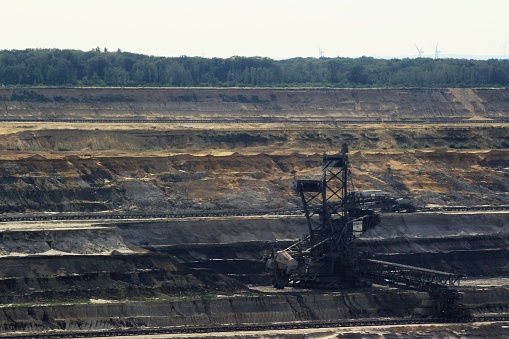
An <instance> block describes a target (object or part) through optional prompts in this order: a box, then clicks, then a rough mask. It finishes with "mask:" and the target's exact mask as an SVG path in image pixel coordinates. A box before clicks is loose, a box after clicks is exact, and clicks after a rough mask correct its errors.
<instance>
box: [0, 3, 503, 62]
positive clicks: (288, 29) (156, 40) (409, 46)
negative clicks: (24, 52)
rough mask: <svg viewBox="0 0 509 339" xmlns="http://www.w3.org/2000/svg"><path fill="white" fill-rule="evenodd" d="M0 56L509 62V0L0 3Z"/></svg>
mask: <svg viewBox="0 0 509 339" xmlns="http://www.w3.org/2000/svg"><path fill="white" fill-rule="evenodd" d="M0 6H1V7H0V9H1V10H2V16H1V19H0V27H1V28H2V32H3V33H2V34H1V36H0V49H25V48H59V49H68V48H69V49H80V50H85V51H88V50H91V49H93V48H95V47H100V48H101V49H103V48H104V47H106V48H108V50H110V51H116V50H117V49H119V48H120V49H121V50H122V51H126V52H135V53H142V54H148V55H158V56H180V55H188V56H204V57H208V58H210V57H221V58H227V57H230V56H233V55H240V56H263V57H270V58H274V59H283V58H291V57H308V56H312V57H318V55H319V52H318V48H320V49H321V50H323V52H324V56H326V57H337V56H342V57H359V56H363V55H366V56H374V57H396V58H403V57H415V56H416V55H417V54H418V52H417V48H416V45H417V46H418V47H419V48H420V47H422V46H424V47H423V51H424V53H423V56H427V57H433V56H434V54H435V48H436V44H437V42H438V49H439V50H440V51H441V53H440V54H439V55H440V57H447V56H466V57H473V58H476V57H479V58H483V57H496V58H503V57H505V55H504V53H505V52H504V50H506V54H507V55H508V56H509V34H508V33H509V0H313V1H301V0H293V1H292V0H143V1H138V0H136V1H135V0H86V1H85V0H0Z"/></svg>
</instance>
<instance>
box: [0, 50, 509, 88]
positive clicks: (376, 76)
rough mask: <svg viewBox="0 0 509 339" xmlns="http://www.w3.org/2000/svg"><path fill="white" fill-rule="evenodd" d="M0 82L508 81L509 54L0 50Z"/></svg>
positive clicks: (408, 83)
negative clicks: (278, 56)
mask: <svg viewBox="0 0 509 339" xmlns="http://www.w3.org/2000/svg"><path fill="white" fill-rule="evenodd" d="M0 86H2V87H5V86H214V87H219V86H263V87H270V86H275V87H281V86H320V87H507V86H509V60H507V59H490V60H467V59H431V58H412V59H409V58H407V59H375V58H371V57H361V58H341V57H338V58H293V59H286V60H273V59H269V58H262V57H240V56H234V57H231V58H228V59H221V58H201V57H187V56H181V57H171V58H169V57H155V56H147V55H142V54H134V53H128V52H122V51H120V50H118V51H116V52H110V51H108V50H107V49H103V50H101V49H100V48H96V49H93V50H90V51H87V52H84V51H79V50H59V49H26V50H0Z"/></svg>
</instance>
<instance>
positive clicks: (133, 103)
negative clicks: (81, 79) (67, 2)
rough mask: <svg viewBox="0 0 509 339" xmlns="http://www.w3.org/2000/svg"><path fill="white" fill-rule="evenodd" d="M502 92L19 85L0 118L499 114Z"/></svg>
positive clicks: (2, 100) (0, 98)
mask: <svg viewBox="0 0 509 339" xmlns="http://www.w3.org/2000/svg"><path fill="white" fill-rule="evenodd" d="M508 99H509V91H507V90H494V89H272V88H271V89H248V90H246V89H232V88H210V89H208V88H172V89H167V88H160V89H133V88H122V89H120V88H116V89H111V88H110V89H96V88H69V89H62V88H59V89H54V88H26V89H1V90H0V116H1V117H3V118H44V119H50V118H62V119H68V118H84V119H115V118H139V119H173V118H181V119H187V118H199V117H207V118H213V117H222V118H229V119H233V118H253V117H271V118H289V119H293V118H302V119H313V118H314V119H316V118H320V119H321V118H352V119H385V120H387V119H415V118H443V119H469V118H473V117H482V118H493V119H496V118H500V117H507V115H508V113H509V109H508V108H507V100H508Z"/></svg>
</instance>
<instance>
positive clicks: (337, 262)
mask: <svg viewBox="0 0 509 339" xmlns="http://www.w3.org/2000/svg"><path fill="white" fill-rule="evenodd" d="M321 172H322V174H321V177H320V178H319V179H317V180H299V181H298V182H297V187H298V191H299V194H300V197H301V200H302V204H303V209H304V213H305V216H306V220H307V225H308V231H309V232H308V234H306V235H304V236H303V237H302V239H301V240H299V241H297V242H295V243H294V244H292V245H291V246H290V247H288V248H285V249H283V250H279V251H275V250H273V251H272V253H271V254H270V255H269V257H268V259H267V261H266V268H267V271H268V273H269V275H270V276H271V278H272V284H273V286H274V287H275V288H276V289H283V288H285V287H294V288H326V289H337V288H352V287H362V286H371V284H372V283H376V284H382V285H390V286H395V287H401V288H406V289H414V290H418V291H425V292H428V294H429V299H427V300H424V301H423V304H422V307H420V308H419V309H417V310H416V312H415V313H416V314H418V315H421V316H435V317H437V316H440V317H457V316H461V315H462V314H463V313H465V312H464V310H463V307H462V306H461V305H460V304H459V300H460V294H459V292H458V291H457V289H456V288H455V287H457V286H459V283H460V278H461V275H460V274H455V273H447V272H441V271H436V270H430V269H425V268H420V267H414V266H408V265H402V264H398V263H391V262H386V261H381V260H376V259H374V258H372V257H371V256H370V254H369V253H359V251H358V250H357V248H356V241H355V239H356V238H358V237H360V236H361V235H362V234H363V233H364V232H366V231H367V230H369V229H370V228H372V227H374V226H376V224H377V223H378V222H379V220H380V219H379V215H378V214H377V213H375V210H374V209H373V208H369V207H366V206H370V205H369V204H366V199H359V194H358V193H357V192H352V193H350V192H349V191H348V186H349V180H350V178H349V176H350V171H349V162H348V146H347V145H346V144H343V146H342V151H341V153H338V154H334V155H324V156H323V163H322V168H321ZM384 199H385V198H384ZM384 199H375V200H376V202H378V203H382V204H385V203H386V202H387V200H384ZM361 200H362V201H361ZM368 200H369V199H368ZM370 202H371V203H372V202H373V201H370Z"/></svg>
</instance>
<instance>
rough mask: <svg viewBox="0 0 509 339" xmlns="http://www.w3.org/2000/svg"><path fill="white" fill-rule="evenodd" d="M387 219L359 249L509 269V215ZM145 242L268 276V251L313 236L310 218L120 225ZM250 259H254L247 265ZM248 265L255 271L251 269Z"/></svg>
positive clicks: (404, 258) (196, 262) (187, 258)
mask: <svg viewBox="0 0 509 339" xmlns="http://www.w3.org/2000/svg"><path fill="white" fill-rule="evenodd" d="M381 220H382V222H381V224H380V225H378V226H376V227H375V228H373V229H372V230H370V231H368V232H367V233H366V234H365V235H363V237H361V238H360V239H358V250H359V251H361V252H364V251H366V252H368V253H371V254H372V255H374V256H375V257H377V258H379V259H383V260H389V261H394V262H399V263H402V264H408V265H413V266H419V267H424V268H430V269H436V270H442V271H452V272H458V273H463V274H465V275H468V276H470V277H471V276H496V275H507V274H509V251H508V248H509V213H507V212H492V213H408V214H405V213H398V214H382V217H381ZM117 227H118V230H119V233H120V234H121V235H122V236H123V237H124V238H125V239H127V240H128V241H130V242H133V243H134V244H136V245H138V246H143V247H146V248H151V249H156V250H158V251H162V252H164V253H167V254H170V255H172V256H174V257H175V258H176V259H177V260H178V261H179V262H181V263H187V264H189V265H190V266H192V267H201V268H209V269H212V270H215V271H217V272H220V273H224V274H231V275H232V276H237V277H239V276H240V277H241V280H242V281H244V282H245V283H255V284H256V283H259V282H264V283H267V281H265V280H263V279H262V278H260V277H259V276H260V275H262V276H263V273H264V271H263V270H264V265H263V260H262V259H263V255H264V254H267V253H269V252H270V251H271V250H272V249H273V248H276V249H283V248H285V247H286V246H288V245H290V244H291V243H292V242H294V241H296V240H298V239H300V238H301V237H302V235H303V234H307V224H306V222H305V218H304V217H297V216H294V217H284V218H273V219H256V218H254V219H253V218H252V219H243V218H238V219H235V220H231V219H216V220H207V219H203V220H194V221H189V220H185V221H171V222H151V223H125V222H124V223H119V224H117ZM246 263H249V265H246ZM246 267H249V269H246Z"/></svg>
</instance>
